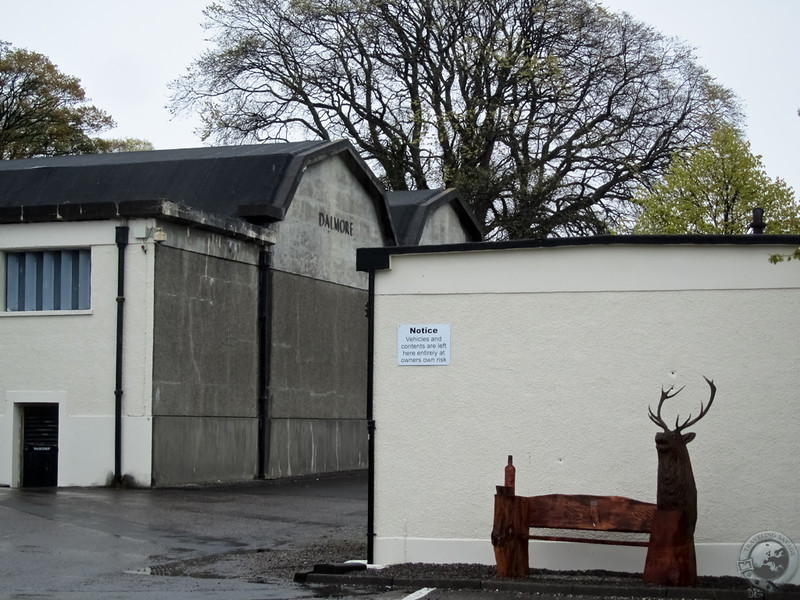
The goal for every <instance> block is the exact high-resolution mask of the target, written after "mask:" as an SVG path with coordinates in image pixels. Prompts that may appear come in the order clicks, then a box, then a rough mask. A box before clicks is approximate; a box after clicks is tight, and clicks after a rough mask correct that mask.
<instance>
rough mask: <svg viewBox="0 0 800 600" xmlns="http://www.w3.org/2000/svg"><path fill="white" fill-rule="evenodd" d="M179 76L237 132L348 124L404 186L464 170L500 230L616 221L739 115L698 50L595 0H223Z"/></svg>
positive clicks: (485, 215) (221, 124)
mask: <svg viewBox="0 0 800 600" xmlns="http://www.w3.org/2000/svg"><path fill="white" fill-rule="evenodd" d="M205 14H206V17H207V27H208V28H209V30H210V31H211V32H212V34H213V40H214V41H215V43H216V48H215V49H213V50H210V51H208V52H207V53H206V54H204V55H203V56H202V57H201V58H200V59H199V60H198V61H196V62H195V63H194V64H193V65H192V66H191V68H190V69H189V71H188V73H187V75H186V76H184V77H183V78H181V79H179V80H178V81H176V82H174V84H173V92H174V93H173V99H172V104H171V108H172V110H173V112H175V113H179V112H182V111H197V112H198V113H199V114H200V115H201V117H202V118H203V120H204V130H203V132H202V135H203V138H204V139H208V138H213V139H215V140H216V141H219V142H222V143H229V142H239V141H266V140H272V141H280V140H288V139H297V138H300V137H308V136H311V137H316V138H320V139H337V138H346V139H349V140H351V141H352V142H353V143H354V144H355V145H356V146H357V147H358V148H359V149H360V151H361V152H362V154H363V156H364V157H365V158H366V159H367V160H369V161H370V162H371V164H373V165H375V167H376V170H377V171H378V172H379V173H380V175H381V176H382V178H383V180H384V182H385V183H386V185H387V187H389V188H390V189H394V190H404V189H426V188H428V187H433V186H440V185H445V186H448V187H449V186H457V187H459V188H460V189H461V190H462V191H463V193H464V194H465V196H466V198H467V199H468V201H469V203H470V205H471V206H472V208H473V210H474V211H475V213H476V215H477V216H478V218H479V219H482V220H484V221H485V222H486V223H487V225H488V226H489V228H490V229H492V230H493V231H494V236H495V237H497V238H523V237H541V236H548V235H563V234H583V233H597V232H603V231H605V230H606V229H607V228H608V227H609V226H610V225H614V223H616V221H617V220H618V219H619V218H620V216H621V215H624V214H627V212H629V211H630V209H631V205H630V204H629V200H630V198H631V196H632V194H633V192H634V190H635V189H636V185H637V182H639V181H645V182H647V181H651V180H652V179H653V178H655V177H657V176H658V175H660V174H662V173H663V171H664V170H665V169H666V167H667V165H668V164H669V160H670V156H671V155H672V153H673V152H674V151H676V150H680V149H683V148H685V147H687V146H688V145H690V144H692V143H696V142H698V141H700V140H703V139H707V138H708V135H709V134H710V131H711V129H712V127H713V126H715V125H717V124H719V122H726V121H729V120H735V119H736V118H737V116H738V107H737V106H736V102H735V98H734V97H733V94H732V93H731V92H730V91H728V90H726V89H724V88H722V87H720V86H719V85H717V84H716V83H715V82H714V81H713V79H712V78H710V77H709V76H708V74H707V73H706V72H705V71H704V70H703V69H702V68H701V67H700V66H698V65H697V64H696V62H695V59H694V56H693V54H692V51H691V50H690V49H688V48H687V47H686V46H684V45H682V44H681V43H679V42H677V41H676V40H672V39H666V38H664V37H663V36H662V35H660V34H659V33H657V32H656V31H654V30H653V29H651V28H649V27H647V26H645V25H643V24H641V23H639V22H636V21H634V20H633V19H632V18H631V17H630V16H628V15H625V14H623V15H621V16H617V15H614V14H611V13H609V12H607V11H606V10H604V9H603V8H602V7H601V6H599V5H598V4H597V3H596V2H595V1H594V0H222V2H220V3H217V4H214V5H212V6H210V7H209V8H207V9H206V11H205Z"/></svg>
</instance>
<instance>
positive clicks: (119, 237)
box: [114, 225, 128, 486]
mask: <svg viewBox="0 0 800 600" xmlns="http://www.w3.org/2000/svg"><path fill="white" fill-rule="evenodd" d="M116 243H117V356H116V387H115V389H114V485H116V486H120V485H122V394H123V391H122V341H123V333H124V321H123V316H124V307H125V247H126V246H127V245H128V227H127V225H120V226H118V227H117V228H116Z"/></svg>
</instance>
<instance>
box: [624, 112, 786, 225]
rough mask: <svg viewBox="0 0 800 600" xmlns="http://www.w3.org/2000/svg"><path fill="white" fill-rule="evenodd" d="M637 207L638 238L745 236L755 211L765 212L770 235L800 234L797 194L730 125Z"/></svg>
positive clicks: (685, 155) (677, 165)
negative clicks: (773, 174) (660, 235)
mask: <svg viewBox="0 0 800 600" xmlns="http://www.w3.org/2000/svg"><path fill="white" fill-rule="evenodd" d="M635 202H636V203H637V204H639V205H640V206H641V208H642V211H643V212H642V214H641V216H640V217H639V219H638V221H637V223H636V225H635V227H634V232H635V233H664V234H682V233H703V234H711V233H716V234H744V233H747V231H748V229H749V227H750V223H751V222H752V219H753V208H755V207H761V208H763V209H764V220H765V222H766V229H765V231H764V232H765V233H800V206H798V203H797V201H796V200H795V197H794V191H793V190H792V188H790V187H789V186H788V185H787V184H786V183H785V182H784V181H783V180H781V179H775V180H772V179H770V178H769V177H768V176H767V175H766V173H765V171H764V166H763V164H762V163H761V157H760V156H757V155H754V154H753V153H752V152H751V151H750V144H749V143H748V142H746V141H745V140H744V139H743V138H742V135H741V134H740V133H739V132H738V131H737V130H736V129H735V128H733V127H730V126H723V127H720V128H718V129H717V130H716V131H715V132H714V133H713V134H712V136H711V141H710V143H708V144H704V145H700V146H696V147H695V148H693V149H691V150H688V151H686V152H682V153H679V154H676V155H675V156H674V157H673V159H672V162H671V164H670V167H669V170H668V172H667V174H666V175H665V176H664V178H663V179H662V180H660V181H658V182H657V183H656V184H655V185H653V186H652V188H651V189H650V190H649V191H643V192H642V193H641V194H640V195H638V196H637V197H636V198H635Z"/></svg>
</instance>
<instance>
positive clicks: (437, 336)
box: [397, 324, 450, 367]
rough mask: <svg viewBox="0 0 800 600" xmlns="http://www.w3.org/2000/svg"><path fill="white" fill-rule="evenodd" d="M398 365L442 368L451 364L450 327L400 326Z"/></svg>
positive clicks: (398, 327) (398, 330) (398, 328)
mask: <svg viewBox="0 0 800 600" xmlns="http://www.w3.org/2000/svg"><path fill="white" fill-rule="evenodd" d="M397 364H398V365H400V366H403V367H412V366H426V367H441V366H446V365H449V364H450V325H449V324H448V325H398V326H397Z"/></svg>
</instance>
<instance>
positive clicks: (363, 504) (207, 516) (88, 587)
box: [0, 473, 367, 600]
mask: <svg viewBox="0 0 800 600" xmlns="http://www.w3.org/2000/svg"><path fill="white" fill-rule="evenodd" d="M366 515H367V484H366V475H365V474H363V473H359V474H349V475H345V476H338V477H328V478H320V479H298V480H294V481H281V482H254V483H249V484H242V485H236V486H225V487H191V488H180V489H154V490H149V489H148V490H114V489H106V488H89V489H86V488H80V489H76V488H60V489H40V490H37V489H9V488H0V582H2V584H0V598H21V597H24V598H26V599H36V598H65V599H78V598H80V599H82V600H83V599H90V598H102V599H104V600H116V599H122V598H134V599H149V598H154V599H155V598H169V599H174V600H178V599H182V598H187V599H188V598H192V599H193V600H198V599H204V598H230V599H234V600H238V599H251V598H253V599H256V598H259V599H260V598H263V599H268V598H319V597H324V596H325V590H324V589H319V588H313V587H309V586H302V585H299V584H295V583H293V582H292V580H291V575H292V572H293V571H295V569H296V568H298V567H299V568H300V569H302V568H310V567H312V566H313V563H314V562H315V561H317V555H321V557H320V559H321V560H323V561H325V560H346V559H359V558H366V557H365V556H343V553H347V552H362V546H363V545H364V544H365V543H366ZM305 561H311V563H310V564H303V563H304V562H305ZM363 593H364V592H363V590H362V591H358V590H356V591H354V592H353V597H355V596H359V595H361V594H363Z"/></svg>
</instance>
